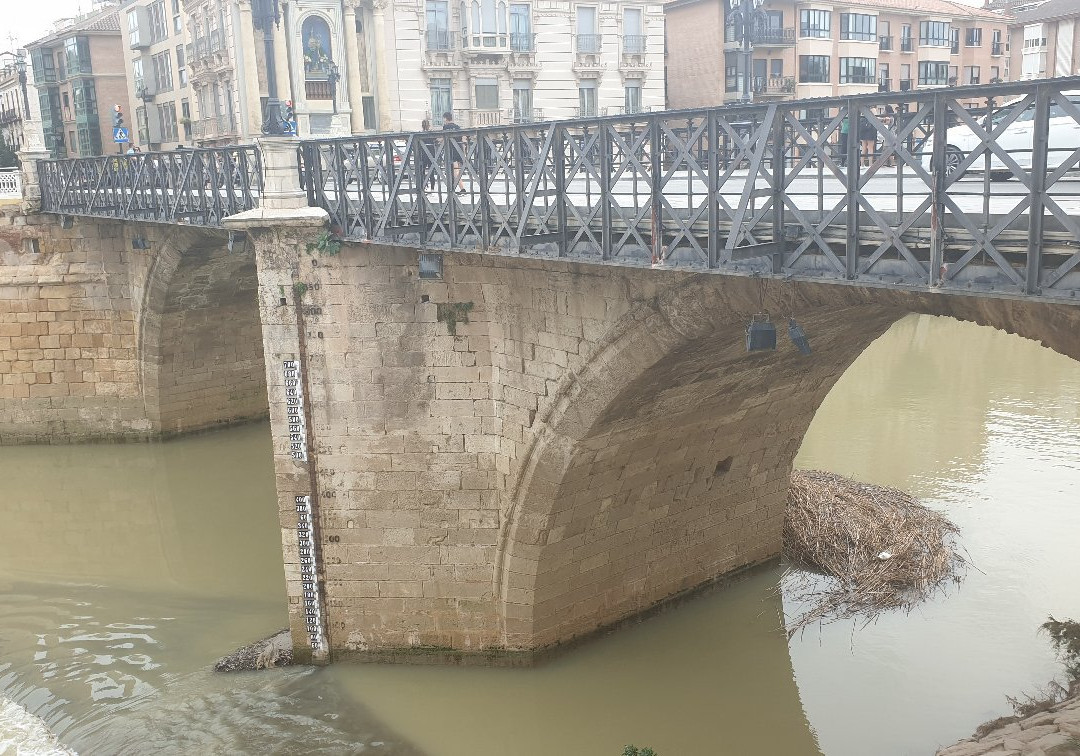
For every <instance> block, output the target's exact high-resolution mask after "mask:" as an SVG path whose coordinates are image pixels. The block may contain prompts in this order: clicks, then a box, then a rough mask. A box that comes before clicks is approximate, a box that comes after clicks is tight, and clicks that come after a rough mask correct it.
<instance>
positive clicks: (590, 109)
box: [576, 105, 598, 118]
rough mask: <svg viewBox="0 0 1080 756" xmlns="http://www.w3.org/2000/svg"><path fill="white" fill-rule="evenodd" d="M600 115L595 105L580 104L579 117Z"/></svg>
mask: <svg viewBox="0 0 1080 756" xmlns="http://www.w3.org/2000/svg"><path fill="white" fill-rule="evenodd" d="M597 115H598V112H597V109H596V106H595V105H584V106H582V105H578V109H577V116H576V117H577V118H596V116H597Z"/></svg>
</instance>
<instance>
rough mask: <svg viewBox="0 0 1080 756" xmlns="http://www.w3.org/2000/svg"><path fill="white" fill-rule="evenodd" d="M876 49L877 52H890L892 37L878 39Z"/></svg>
mask: <svg viewBox="0 0 1080 756" xmlns="http://www.w3.org/2000/svg"><path fill="white" fill-rule="evenodd" d="M878 49H879V50H891V49H892V37H878Z"/></svg>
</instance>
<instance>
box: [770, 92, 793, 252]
mask: <svg viewBox="0 0 1080 756" xmlns="http://www.w3.org/2000/svg"><path fill="white" fill-rule="evenodd" d="M772 131H773V139H772V141H773V156H772V158H773V160H772V178H773V197H772V201H773V205H772V242H773V245H774V249H775V251H774V252H773V255H772V262H773V266H772V272H773V273H780V272H781V271H782V270H783V268H784V253H785V251H786V250H785V248H784V158H785V156H786V153H787V148H788V145H787V141H786V139H785V138H784V137H785V134H787V133H788V132H787V131H786V130H785V129H784V111H783V110H781V109H780V108H777V109H776V115H775V116H774V118H773V124H772ZM792 150H794V145H792Z"/></svg>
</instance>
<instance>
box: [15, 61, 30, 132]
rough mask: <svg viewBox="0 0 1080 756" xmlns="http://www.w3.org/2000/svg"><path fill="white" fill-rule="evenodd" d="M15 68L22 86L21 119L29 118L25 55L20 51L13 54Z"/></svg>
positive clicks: (27, 119) (26, 119)
mask: <svg viewBox="0 0 1080 756" xmlns="http://www.w3.org/2000/svg"><path fill="white" fill-rule="evenodd" d="M15 70H16V71H17V72H18V74H19V86H20V87H22V96H23V121H24V122H25V121H29V120H30V96H29V95H28V94H27V93H26V55H24V54H23V53H22V52H21V51H20V52H19V53H17V54H16V55H15Z"/></svg>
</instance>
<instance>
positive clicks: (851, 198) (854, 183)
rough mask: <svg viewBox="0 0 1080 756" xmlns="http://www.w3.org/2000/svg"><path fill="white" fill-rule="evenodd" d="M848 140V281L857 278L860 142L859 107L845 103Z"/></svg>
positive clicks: (846, 250)
mask: <svg viewBox="0 0 1080 756" xmlns="http://www.w3.org/2000/svg"><path fill="white" fill-rule="evenodd" d="M847 119H848V139H847V157H846V162H847V165H846V166H845V169H846V174H845V178H846V179H847V182H846V193H847V244H846V246H845V252H844V254H845V267H846V271H845V273H846V275H847V278H848V280H849V281H850V280H854V279H856V278H858V276H859V172H860V168H861V165H862V142H860V141H859V136H860V135H859V106H858V104H857V103H856V102H855V101H854V100H848V101H847Z"/></svg>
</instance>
